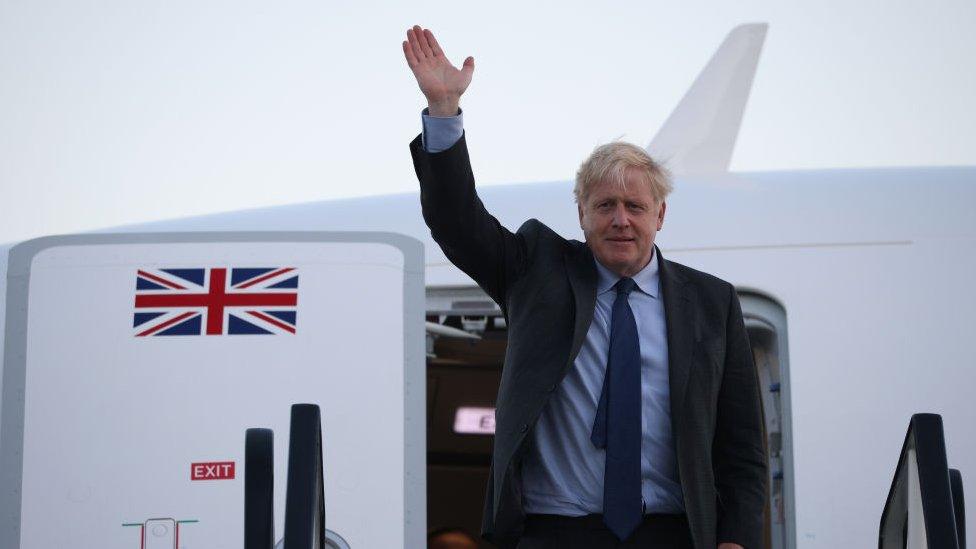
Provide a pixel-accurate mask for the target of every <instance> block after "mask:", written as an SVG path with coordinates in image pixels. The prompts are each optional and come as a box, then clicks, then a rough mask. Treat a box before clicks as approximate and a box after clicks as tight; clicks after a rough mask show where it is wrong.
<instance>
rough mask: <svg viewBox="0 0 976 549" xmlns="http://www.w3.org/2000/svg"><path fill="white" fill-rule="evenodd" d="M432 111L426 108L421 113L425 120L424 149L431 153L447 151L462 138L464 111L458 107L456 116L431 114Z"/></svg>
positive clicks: (422, 118)
mask: <svg viewBox="0 0 976 549" xmlns="http://www.w3.org/2000/svg"><path fill="white" fill-rule="evenodd" d="M429 112H430V111H429V110H428V109H424V111H423V112H422V113H421V116H420V118H421V120H422V121H423V144H424V150H425V151H427V152H429V153H438V152H441V151H446V150H447V149H450V148H451V147H453V146H454V144H455V143H457V142H458V140H459V139H461V134H463V133H464V113H463V112H462V111H461V109H458V113H457V114H456V115H454V116H447V117H441V116H431V115H430V114H428V113H429Z"/></svg>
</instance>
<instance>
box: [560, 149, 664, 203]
mask: <svg viewBox="0 0 976 549" xmlns="http://www.w3.org/2000/svg"><path fill="white" fill-rule="evenodd" d="M628 169H635V170H636V171H637V173H639V174H640V176H641V179H642V180H643V182H644V183H646V184H647V185H648V186H649V187H650V189H651V194H652V195H653V196H654V200H656V201H657V202H658V203H659V204H660V203H661V202H662V201H663V200H664V199H665V198H667V196H668V194H670V193H671V190H672V189H673V185H672V184H671V174H669V173H668V170H667V169H665V168H664V166H662V165H660V164H658V163H657V162H655V161H654V159H653V158H651V157H650V156H649V155H648V154H647V152H645V151H644V149H642V148H640V147H638V146H636V145H632V144H630V143H626V142H624V141H613V142H611V143H607V144H605V145H600V146H599V147H597V148H595V149H593V153H592V154H590V156H589V158H587V159H586V160H584V161H583V164H582V165H580V168H579V171H577V172H576V185H575V186H574V187H573V196H574V197H575V198H576V202H577V203H580V204H583V203H585V202H586V198H587V196H589V194H590V190H591V189H592V188H593V185H595V184H596V183H599V182H600V181H606V182H608V183H612V184H614V185H618V186H621V187H623V186H625V185H626V179H625V177H626V175H627V170H628Z"/></svg>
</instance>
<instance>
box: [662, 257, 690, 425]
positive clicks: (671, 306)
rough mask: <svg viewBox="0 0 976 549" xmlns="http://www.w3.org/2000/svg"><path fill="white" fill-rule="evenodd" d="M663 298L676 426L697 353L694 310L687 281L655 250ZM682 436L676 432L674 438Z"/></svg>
mask: <svg viewBox="0 0 976 549" xmlns="http://www.w3.org/2000/svg"><path fill="white" fill-rule="evenodd" d="M655 253H657V254H658V264H659V265H660V267H659V268H660V274H661V293H662V294H663V296H664V318H665V323H666V325H667V329H668V376H669V385H670V390H671V421H672V424H674V425H675V426H677V425H678V421H679V420H680V419H681V418H682V413H681V411H682V410H683V409H684V408H683V406H684V400H685V394H686V389H687V387H688V376H689V374H690V373H691V357H692V351H693V350H694V348H693V346H694V337H695V308H694V303H693V301H692V296H691V295H689V292H687V291H686V289H685V279H684V277H683V276H682V275H681V274H680V273H679V272H678V271H677V270H676V269H675V268H674V267H672V266H671V265H670V263H669V262H668V261H666V260H665V259H664V257H662V256H661V255H660V254H661V251H660V250H659V249H657V247H655ZM678 432H680V431H679V430H675V435H677V434H678Z"/></svg>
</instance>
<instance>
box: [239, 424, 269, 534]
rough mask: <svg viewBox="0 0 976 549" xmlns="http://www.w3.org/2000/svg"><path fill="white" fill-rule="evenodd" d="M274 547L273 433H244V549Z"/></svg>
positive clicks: (257, 431) (261, 431)
mask: <svg viewBox="0 0 976 549" xmlns="http://www.w3.org/2000/svg"><path fill="white" fill-rule="evenodd" d="M273 547H274V433H273V432H272V431H271V429H248V430H247V431H246V432H245V435H244V549H272V548H273Z"/></svg>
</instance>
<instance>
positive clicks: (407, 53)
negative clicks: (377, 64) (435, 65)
mask: <svg viewBox="0 0 976 549" xmlns="http://www.w3.org/2000/svg"><path fill="white" fill-rule="evenodd" d="M403 56H404V57H406V58H407V66H408V67H410V68H411V69H412V68H414V67H416V66H417V63H419V61H417V56H416V55H414V53H413V48H411V47H410V44H408V43H407V41H406V40H404V41H403Z"/></svg>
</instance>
